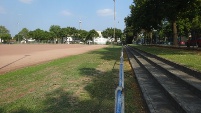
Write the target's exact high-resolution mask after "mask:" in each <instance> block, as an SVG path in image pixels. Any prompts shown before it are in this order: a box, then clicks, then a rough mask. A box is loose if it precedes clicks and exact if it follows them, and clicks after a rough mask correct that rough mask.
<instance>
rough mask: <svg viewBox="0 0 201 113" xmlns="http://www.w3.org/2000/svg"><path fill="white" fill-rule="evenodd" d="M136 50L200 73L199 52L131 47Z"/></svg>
mask: <svg viewBox="0 0 201 113" xmlns="http://www.w3.org/2000/svg"><path fill="white" fill-rule="evenodd" d="M133 46H135V47H136V48H138V49H141V50H143V51H146V52H149V53H152V54H155V55H157V56H160V57H162V58H165V59H168V60H170V61H173V62H176V63H178V64H181V65H184V66H186V67H189V68H192V69H194V70H197V71H200V72H201V52H200V51H196V50H195V51H193V50H181V49H170V48H162V47H156V46H141V45H133Z"/></svg>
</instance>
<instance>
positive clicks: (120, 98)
mask: <svg viewBox="0 0 201 113" xmlns="http://www.w3.org/2000/svg"><path fill="white" fill-rule="evenodd" d="M123 61H124V58H123V46H122V50H121V57H120V67H119V85H118V87H117V88H116V90H115V113H124V68H123V67H124V63H123Z"/></svg>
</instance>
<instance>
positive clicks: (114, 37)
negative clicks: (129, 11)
mask: <svg viewBox="0 0 201 113" xmlns="http://www.w3.org/2000/svg"><path fill="white" fill-rule="evenodd" d="M113 1H114V41H115V27H116V25H115V16H116V15H115V10H116V7H115V0H113ZM114 41H113V42H114Z"/></svg>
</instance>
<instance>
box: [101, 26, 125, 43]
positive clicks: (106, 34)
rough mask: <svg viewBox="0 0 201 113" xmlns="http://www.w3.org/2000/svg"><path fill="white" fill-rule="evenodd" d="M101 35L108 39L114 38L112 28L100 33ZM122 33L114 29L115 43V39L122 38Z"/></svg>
mask: <svg viewBox="0 0 201 113" xmlns="http://www.w3.org/2000/svg"><path fill="white" fill-rule="evenodd" d="M102 35H103V37H106V38H108V37H110V38H114V28H107V29H105V30H103V31H102ZM122 35H123V33H122V31H121V29H117V28H115V41H117V38H122Z"/></svg>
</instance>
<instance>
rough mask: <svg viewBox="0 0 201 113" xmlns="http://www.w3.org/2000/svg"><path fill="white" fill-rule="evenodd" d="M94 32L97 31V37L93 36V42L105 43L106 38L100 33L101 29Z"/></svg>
mask: <svg viewBox="0 0 201 113" xmlns="http://www.w3.org/2000/svg"><path fill="white" fill-rule="evenodd" d="M96 32H98V34H99V37H94V38H93V40H94V43H96V44H102V45H104V44H106V43H107V41H108V38H104V37H103V35H102V34H101V31H96Z"/></svg>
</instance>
